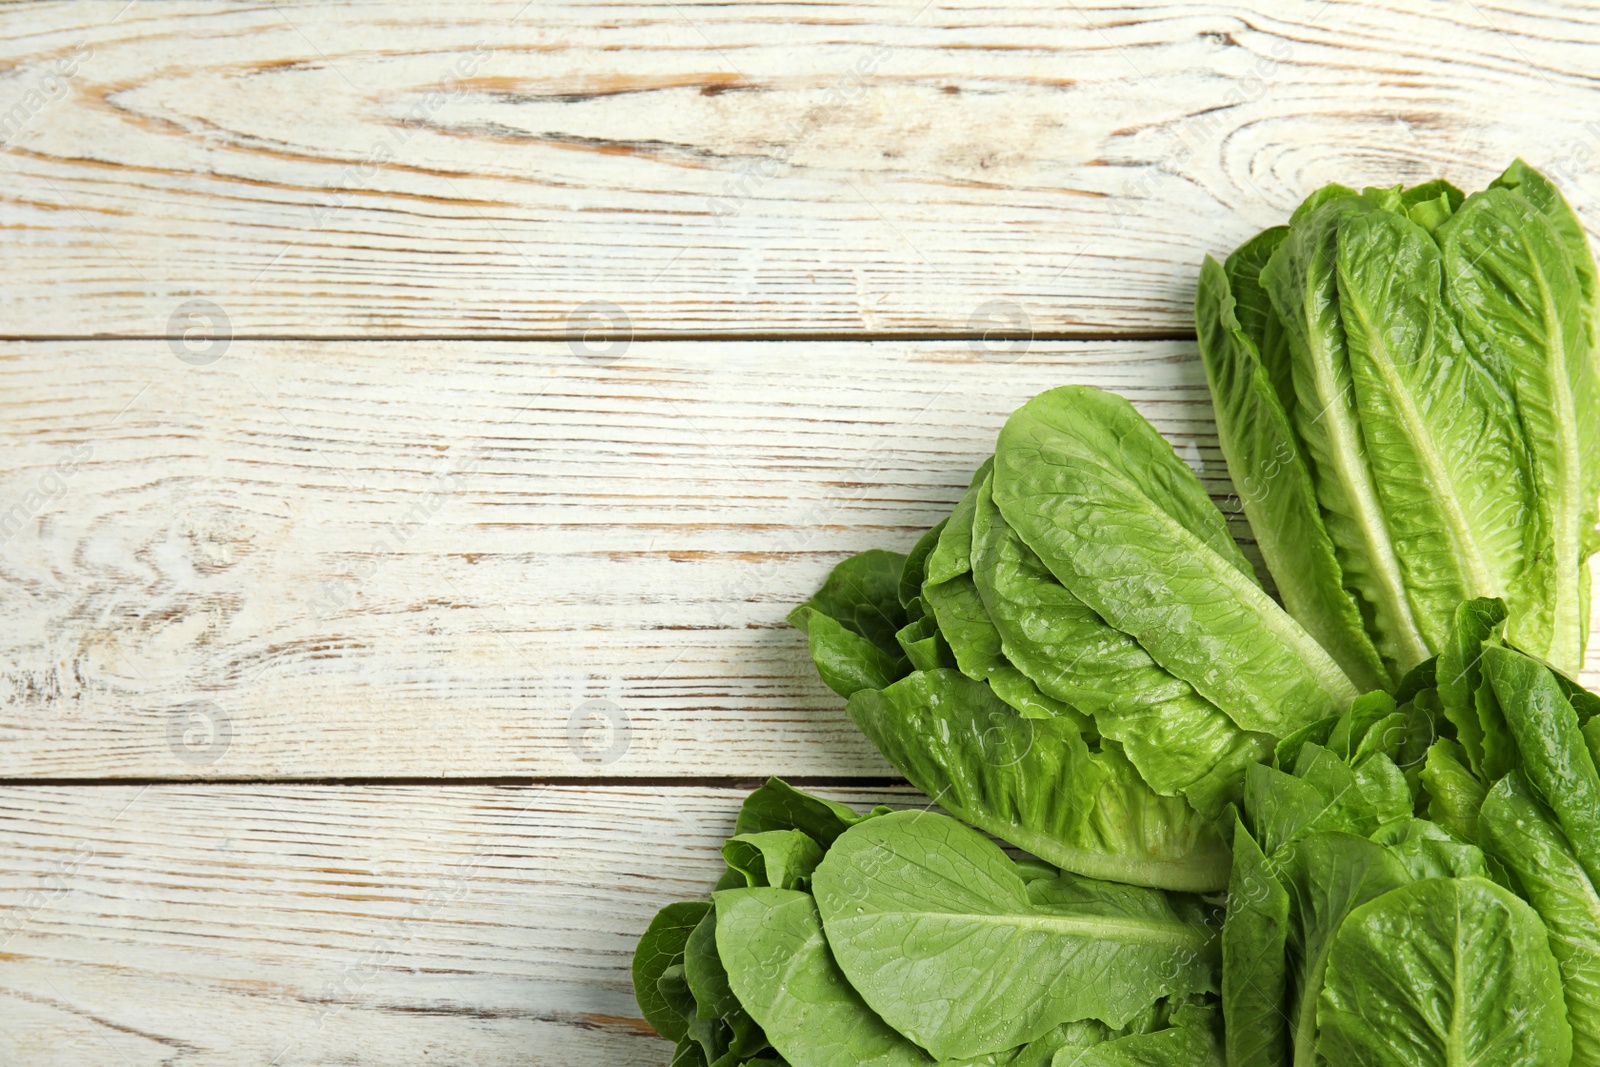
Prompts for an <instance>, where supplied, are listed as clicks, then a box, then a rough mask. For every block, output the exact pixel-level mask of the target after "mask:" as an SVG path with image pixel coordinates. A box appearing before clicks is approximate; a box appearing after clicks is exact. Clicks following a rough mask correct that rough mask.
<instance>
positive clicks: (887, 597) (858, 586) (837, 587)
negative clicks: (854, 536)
mask: <svg viewBox="0 0 1600 1067" xmlns="http://www.w3.org/2000/svg"><path fill="white" fill-rule="evenodd" d="M904 566H905V557H904V556H902V555H900V554H899V553H897V552H884V551H882V550H880V549H870V550H868V551H866V552H862V553H859V554H857V555H854V556H851V557H850V558H849V559H846V560H844V561H843V562H842V563H840V564H839V565H838V566H836V567H834V568H833V571H832V572H831V573H830V574H829V575H828V580H827V581H826V582H824V583H823V585H822V588H821V589H819V590H817V593H816V595H815V596H813V597H812V598H811V599H810V600H808V601H806V602H805V603H804V604H801V605H800V606H799V607H797V608H795V609H794V610H793V611H791V612H790V613H789V622H790V624H791V625H793V626H794V627H795V628H796V629H798V630H800V631H801V632H802V633H804V634H805V635H806V640H807V642H808V643H809V646H810V651H811V658H812V660H813V662H815V663H816V665H817V673H818V674H819V675H821V676H822V680H823V681H824V682H826V683H827V684H828V687H829V688H830V689H832V690H833V691H834V692H836V693H838V694H839V695H840V696H842V697H848V696H849V695H850V694H851V693H854V692H856V691H857V690H859V689H881V688H883V687H884V686H886V685H888V684H890V683H891V682H893V681H894V680H895V679H897V678H901V677H904V676H905V674H906V673H907V672H908V671H909V670H910V669H911V665H910V663H909V662H908V661H907V660H906V657H905V655H904V653H903V651H902V650H901V648H900V642H899V641H898V640H897V638H896V634H897V633H898V632H899V631H900V629H901V628H903V627H904V626H905V625H906V622H907V619H906V613H905V608H904V607H903V606H901V604H900V575H901V572H902V570H903V569H904Z"/></svg>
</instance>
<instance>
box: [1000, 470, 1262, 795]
mask: <svg viewBox="0 0 1600 1067" xmlns="http://www.w3.org/2000/svg"><path fill="white" fill-rule="evenodd" d="M988 484H989V488H991V489H992V479H991V481H990V483H988ZM972 563H973V575H972V577H973V580H974V582H975V584H976V586H977V589H978V593H979V596H980V598H981V599H982V601H983V605H984V608H985V610H986V611H987V614H988V618H989V621H990V623H991V625H992V626H993V627H994V630H995V632H996V633H997V634H998V635H999V639H1000V645H1001V651H1002V652H1003V654H1004V657H1005V659H1006V660H1007V661H1008V662H1010V663H1011V664H1013V665H1015V666H1016V667H1017V668H1019V669H1020V670H1021V672H1022V673H1023V674H1024V675H1025V676H1027V677H1028V678H1029V679H1031V680H1032V681H1033V682H1034V683H1035V684H1037V686H1038V688H1039V689H1040V690H1041V691H1042V692H1043V693H1045V694H1047V695H1048V696H1051V697H1054V698H1056V699H1057V700H1060V701H1062V702H1064V703H1068V704H1070V705H1071V706H1073V707H1075V708H1078V709H1080V710H1081V711H1083V712H1085V713H1086V714H1089V715H1092V716H1093V717H1094V724H1095V727H1096V729H1097V730H1098V731H1099V733H1100V734H1101V735H1103V736H1105V737H1109V738H1112V739H1113V740H1115V741H1117V742H1119V743H1120V744H1121V745H1122V746H1123V748H1124V751H1125V752H1126V754H1127V757H1128V759H1129V760H1131V761H1132V762H1133V765H1134V766H1135V767H1137V768H1138V769H1139V773H1140V775H1142V776H1143V778H1144V780H1145V781H1146V782H1148V783H1149V785H1150V787H1151V788H1152V789H1154V790H1155V791H1156V792H1157V793H1160V794H1162V795H1164V796H1173V795H1176V794H1179V793H1181V794H1183V795H1184V796H1186V797H1187V798H1188V799H1189V801H1190V803H1191V804H1193V805H1194V806H1195V808H1197V809H1198V810H1200V811H1201V812H1203V813H1205V814H1207V815H1213V816H1214V815H1216V814H1218V813H1219V812H1220V810H1221V808H1222V806H1223V804H1224V803H1225V802H1226V801H1227V800H1229V799H1233V798H1234V797H1235V796H1236V794H1237V789H1238V784H1239V782H1240V780H1241V779H1242V776H1243V771H1244V768H1245V767H1246V766H1248V765H1249V764H1250V763H1253V762H1256V761H1257V760H1259V759H1261V758H1262V756H1263V755H1264V754H1265V750H1266V745H1267V744H1268V739H1267V738H1266V736H1265V735H1261V734H1251V733H1247V732H1246V731H1243V730H1241V729H1239V727H1237V726H1235V725H1234V723H1233V720H1232V719H1230V718H1228V716H1227V715H1225V714H1223V713H1222V711H1220V710H1219V709H1218V708H1217V707H1216V705H1214V704H1212V703H1211V702H1210V701H1208V700H1206V699H1205V698H1204V697H1202V696H1200V694H1198V693H1196V692H1195V691H1194V687H1193V686H1191V685H1189V683H1187V682H1185V681H1183V680H1182V679H1180V678H1176V677H1174V676H1173V675H1172V674H1171V673H1169V672H1168V671H1166V670H1165V669H1164V668H1162V667H1161V666H1160V665H1158V664H1157V663H1156V662H1155V660H1153V659H1151V658H1150V654H1149V653H1148V652H1146V651H1145V650H1144V649H1143V648H1142V647H1141V646H1140V645H1139V643H1138V642H1137V641H1135V640H1134V639H1133V638H1131V637H1129V636H1128V635H1127V634H1125V633H1123V632H1122V631H1121V630H1118V629H1116V628H1115V627H1113V626H1111V625H1109V624H1107V623H1106V621H1105V620H1104V619H1102V618H1100V616H1099V615H1097V614H1095V612H1094V610H1093V609H1091V608H1090V607H1089V606H1088V605H1086V604H1085V603H1084V602H1083V601H1081V600H1079V599H1078V598H1077V597H1076V596H1074V595H1073V593H1072V592H1071V590H1069V589H1067V588H1066V587H1065V586H1064V585H1062V584H1061V582H1060V581H1059V580H1057V578H1056V576H1055V575H1054V574H1052V573H1051V572H1050V570H1049V568H1047V567H1046V566H1045V565H1044V563H1043V562H1042V561H1041V560H1040V559H1039V557H1038V556H1037V555H1036V554H1035V553H1034V551H1033V550H1032V549H1030V548H1029V547H1028V546H1027V545H1026V544H1024V543H1023V541H1022V538H1020V537H1018V536H1017V533H1016V531H1015V530H1013V529H1012V528H1011V526H1010V524H1009V523H1007V522H1006V520H1005V517H1004V516H1003V515H1001V514H1000V511H999V509H998V508H997V507H996V506H995V504H994V499H993V494H992V492H986V491H983V490H981V489H980V492H979V494H978V498H977V502H976V510H975V512H974V516H973V548H972ZM993 681H994V677H993V676H991V682H993Z"/></svg>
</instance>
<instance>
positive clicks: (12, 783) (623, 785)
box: [0, 774, 911, 791]
mask: <svg viewBox="0 0 1600 1067" xmlns="http://www.w3.org/2000/svg"><path fill="white" fill-rule="evenodd" d="M782 778H783V780H784V781H785V782H788V783H789V784H790V785H793V786H798V787H800V788H802V789H896V788H900V787H909V786H910V784H911V783H909V782H908V781H906V780H905V779H904V778H896V777H894V776H890V775H885V776H878V777H872V776H850V775H806V774H790V775H783V776H782ZM765 781H766V778H765V777H763V776H760V775H727V776H703V775H702V776H692V775H690V776H678V775H660V776H658V777H654V778H630V777H627V776H613V777H598V776H597V777H591V778H586V777H583V776H581V775H578V776H567V777H538V776H535V777H529V776H527V775H490V776H480V777H477V778H465V777H463V778H451V777H419V776H416V775H363V776H359V777H334V776H329V777H321V778H319V777H300V778H271V777H265V776H261V775H248V776H246V775H241V776H238V777H234V778H219V777H206V778H175V777H138V778H132V777H130V778H113V777H99V778H0V789H8V788H11V787H18V788H23V789H38V788H51V787H54V788H57V789H60V788H74V789H75V788H78V787H81V786H116V787H118V788H130V787H135V786H152V785H156V786H205V787H212V786H215V787H232V786H240V785H270V786H341V787H349V788H353V789H355V788H365V787H369V786H393V787H397V788H398V787H401V786H427V785H439V786H451V787H477V786H496V787H498V786H524V787H534V786H540V787H543V786H548V787H550V788H555V789H566V788H579V789H636V788H637V789H662V788H667V787H672V788H685V789H733V790H744V791H752V790H755V789H756V788H758V787H759V786H760V785H761V784H762V783H763V782H765Z"/></svg>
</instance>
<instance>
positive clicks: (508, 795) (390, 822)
mask: <svg viewBox="0 0 1600 1067" xmlns="http://www.w3.org/2000/svg"><path fill="white" fill-rule="evenodd" d="M819 791H820V792H823V793H824V794H825V795H829V796H833V797H836V798H837V799H840V800H843V801H845V802H847V803H851V804H855V805H856V806H857V807H861V808H864V807H868V806H870V805H872V804H876V803H883V802H890V803H895V804H897V805H911V806H915V805H916V804H918V803H919V802H918V801H916V800H915V798H914V797H913V796H912V794H910V793H909V792H908V791H906V790H899V791H890V792H883V791H878V792H871V793H867V792H862V791H860V790H848V789H846V790H819ZM744 792H745V791H742V790H732V789H697V788H667V789H615V788H612V789H606V788H594V787H590V788H583V789H574V788H549V787H546V788H542V789H528V788H522V789H518V788H463V787H436V788H382V789H374V788H328V787H300V788H286V787H270V786H254V787H248V788H246V787H238V786H233V787H225V786H189V787H185V786H153V787H148V788H137V787H101V788H90V787H79V788H47V787H29V788H17V787H11V788H7V789H0V826H3V830H0V1019H3V1020H4V1023H3V1024H0V1062H5V1063H8V1064H43V1063H62V1064H91V1063H93V1064H122V1063H124V1062H126V1063H127V1064H128V1065H130V1067H146V1065H149V1067H156V1065H157V1064H180V1063H203V1064H206V1065H207V1067H230V1065H239V1067H262V1065H265V1064H269V1063H270V1064H276V1065H277V1067H301V1065H306V1064H332V1063H345V1064H398V1063H436V1064H467V1063H470V1064H474V1065H485V1067H487V1065H495V1064H507V1065H509V1064H518V1065H527V1064H541V1065H549V1067H575V1065H580V1064H602V1063H603V1064H606V1065H608V1067H634V1065H638V1067H645V1065H650V1067H662V1065H664V1064H665V1063H666V1062H667V1060H668V1059H669V1058H670V1057H671V1046H669V1045H667V1044H666V1043H665V1042H664V1041H661V1040H660V1039H659V1038H657V1037H655V1036H654V1035H653V1033H652V1032H651V1030H650V1028H649V1026H648V1025H647V1024H646V1023H645V1022H644V1021H643V1020H642V1019H641V1018H640V1017H639V1011H638V1008H637V1006H636V1005H635V1004H634V1001H633V987H632V980H631V978H630V976H629V966H630V964H631V960H632V955H633V946H634V942H635V941H636V940H637V938H638V935H639V933H640V932H641V931H642V930H643V929H644V928H645V926H646V925H647V924H648V923H649V921H650V918H651V917H652V916H653V915H654V914H655V912H656V910H657V909H658V908H659V907H661V906H662V905H663V904H666V903H668V902H669V901H672V900H678V899H690V898H695V899H704V898H705V897H706V896H707V894H708V893H709V891H710V888H711V884H712V883H713V882H714V881H715V879H716V876H717V873H718V871H719V869H720V867H719V864H720V854H719V851H718V850H719V849H720V847H721V845H722V842H723V840H724V839H725V838H726V837H727V835H728V834H729V833H731V832H732V827H733V816H734V814H735V812H736V811H737V810H738V805H739V803H740V801H741V800H742V799H743V797H744Z"/></svg>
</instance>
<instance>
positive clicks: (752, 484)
mask: <svg viewBox="0 0 1600 1067" xmlns="http://www.w3.org/2000/svg"><path fill="white" fill-rule="evenodd" d="M0 379H3V381H4V389H5V393H6V395H7V396H8V397H10V398H11V401H12V410H13V411H14V412H15V414H14V415H13V417H12V418H11V419H10V420H8V421H7V422H6V423H5V424H4V427H3V430H0V441H3V443H4V446H5V451H6V455H7V459H8V463H7V466H8V468H9V469H8V470H7V471H6V472H5V473H4V474H3V475H0V537H3V538H4V543H3V544H0V664H4V666H3V667H0V687H3V688H0V774H4V775H30V776H47V777H48V776H54V777H81V776H96V775H113V776H137V777H168V776H174V775H177V776H189V775H201V776H263V775H266V776H288V777H313V776H317V777H321V776H376V775H415V776H434V775H450V776H466V777H482V776H493V775H521V774H529V775H540V776H571V775H611V776H614V775H632V776H640V775H642V776H655V777H659V776H664V775H673V774H688V775H705V774H713V775H729V774H734V775H764V774H769V773H776V774H796V775H816V776H839V775H869V776H876V775H883V774H887V773H890V772H889V770H888V767H887V765H886V764H884V763H883V762H882V761H881V760H880V759H879V757H878V756H877V754H876V753H875V752H873V751H872V749H871V747H870V745H868V744H867V742H866V740H865V739H864V738H863V737H861V736H860V735H859V733H858V732H857V731H856V729H855V727H854V726H853V725H852V724H851V723H850V722H849V721H848V720H847V719H846V718H845V716H844V713H843V708H842V701H840V700H839V699H838V698H837V697H836V696H835V695H834V694H833V693H831V692H830V691H829V690H827V689H826V688H825V687H824V686H823V685H822V684H821V683H820V682H819V681H818V680H817V679H816V677H815V672H814V671H813V669H812V667H811V665H810V662H809V659H808V658H807V656H806V653H805V648H804V643H803V638H802V636H801V635H800V634H799V633H798V632H796V631H794V630H792V629H790V628H789V627H788V626H787V624H786V623H785V622H784V616H785V614H786V613H787V612H788V611H789V609H790V608H791V607H792V606H793V605H794V604H796V603H798V602H799V601H801V600H804V599H805V598H806V597H807V596H809V595H810V594H811V592H812V591H813V590H814V589H815V588H816V586H817V585H818V584H820V582H821V580H822V578H823V577H824V576H825V575H826V573H827V571H828V569H829V568H830V567H831V566H832V565H833V564H834V563H835V562H837V561H838V560H839V559H841V558H842V557H843V556H845V555H847V554H850V553H852V552H856V551H860V550H861V549H864V548H868V547H873V546H886V547H894V548H901V549H904V548H907V547H909V546H910V544H911V543H912V542H913V541H914V540H915V538H916V537H917V536H918V535H919V534H920V532H921V531H922V530H923V529H925V528H926V527H928V526H931V525H932V524H933V523H935V522H936V521H938V519H940V518H941V517H942V516H943V515H944V513H945V512H946V511H947V510H948V508H949V507H950V505H951V504H952V503H953V502H954V501H955V499H956V498H957V497H959V495H960V493H961V491H962V489H963V488H964V487H965V485H966V482H967V479H968V476H969V475H970V472H971V471H972V469H973V468H974V467H976V466H977V464H978V463H979V462H981V460H982V459H983V457H984V456H985V455H986V454H987V453H988V452H989V450H991V449H992V447H993V441H994V434H995V433H996V432H997V431H998V429H999V427H1000V425H1001V423H1002V422H1003V421H1004V417H1005V415H1006V414H1007V413H1009V412H1010V411H1011V410H1012V409H1014V408H1015V407H1017V406H1019V405H1020V404H1021V403H1022V402H1023V401H1025V400H1026V399H1027V398H1028V397H1030V396H1032V395H1034V394H1035V393H1038V392H1040V391H1042V390H1044V389H1047V388H1049V387H1051V386H1055V385H1060V384H1064V383H1067V382H1089V383H1094V384H1098V385H1101V386H1104V387H1107V388H1111V389H1115V390H1117V391H1119V392H1122V393H1125V394H1126V395H1128V396H1130V397H1131V398H1132V399H1133V400H1134V401H1135V403H1137V404H1138V405H1139V407H1140V408H1141V410H1143V411H1144V412H1145V413H1146V414H1147V415H1149V416H1150V417H1151V418H1153V419H1154V420H1155V421H1156V423H1157V425H1158V426H1160V427H1161V428H1162V429H1163V430H1164V431H1166V432H1168V433H1169V434H1171V435H1172V436H1173V439H1174V440H1175V441H1176V442H1177V444H1178V445H1179V447H1180V449H1181V450H1182V451H1184V452H1185V454H1186V455H1188V456H1190V457H1191V459H1192V461H1193V462H1195V463H1197V464H1202V465H1203V466H1204V474H1205V476H1206V477H1207V478H1208V479H1210V480H1211V483H1212V485H1213V487H1214V489H1215V491H1216V493H1217V494H1218V496H1222V495H1223V494H1225V493H1226V491H1227V483H1226V481H1225V478H1224V476H1223V467H1222V464H1221V461H1220V456H1219V453H1218V452H1217V450H1216V447H1215V439H1214V437H1213V430H1212V427H1211V423H1210V421H1209V420H1210V407H1209V403H1208V401H1207V398H1206V391H1205V384H1204V375H1203V373H1202V371H1201V369H1200V366H1199V363H1198V361H1197V359H1196V358H1195V355H1194V351H1193V346H1192V345H1190V344H1188V343H1180V342H1130V343H1104V342H1102V343H1055V344H1036V345H1034V346H1033V347H1032V348H1031V349H1029V350H1028V351H1026V352H1007V353H1002V354H1001V355H1000V356H998V357H996V356H993V355H990V354H985V353H982V352H978V351H974V350H973V349H972V348H969V347H967V346H965V345H949V344H909V343H891V342H881V343H874V344H864V343H847V342H836V343H795V342H788V343H778V342H770V343H744V342H740V343H723V344H689V343H677V342H672V343H667V342H662V343H653V342H651V343H647V342H636V343H635V344H634V345H633V346H632V347H631V348H630V349H629V350H628V351H627V352H626V353H625V354H624V355H623V356H622V357H621V358H620V360H619V361H618V362H616V363H614V364H612V365H609V366H597V365H592V364H590V363H587V362H585V361H583V360H580V359H577V358H575V357H574V356H573V355H572V354H571V353H570V352H569V351H568V350H567V348H566V346H565V345H561V344H552V343H538V344H526V343H524V344H516V343H498V342H495V343H490V342H478V343H465V342H451V343H427V342H412V343H386V342H385V343H291V342H248V343H247V342H235V343H234V345H233V346H232V347H231V348H230V349H229V350H228V351H227V353H226V355H225V357H224V358H223V359H222V360H220V361H219V362H216V363H214V364H212V365H209V366H204V367H195V366H190V365H187V364H185V363H184V362H182V361H180V360H179V359H177V358H175V357H174V356H173V354H172V353H171V352H170V351H169V350H168V348H167V346H166V345H165V344H164V343H162V342H90V343H70V344H66V343H33V344H11V345H7V346H0ZM63 465H64V466H65V468H66V469H65V471H64V472H56V470H55V468H56V467H58V466H63ZM30 494H32V495H30ZM30 513H31V514H30ZM19 520H21V521H19ZM594 701H599V702H602V703H599V704H593V703H591V702H594ZM608 716H609V718H608ZM222 717H225V719H226V722H225V723H222V721H221V719H222ZM624 727H625V731H626V736H624ZM224 730H225V731H226V735H225V736H224V734H223V733H222V731H224Z"/></svg>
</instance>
